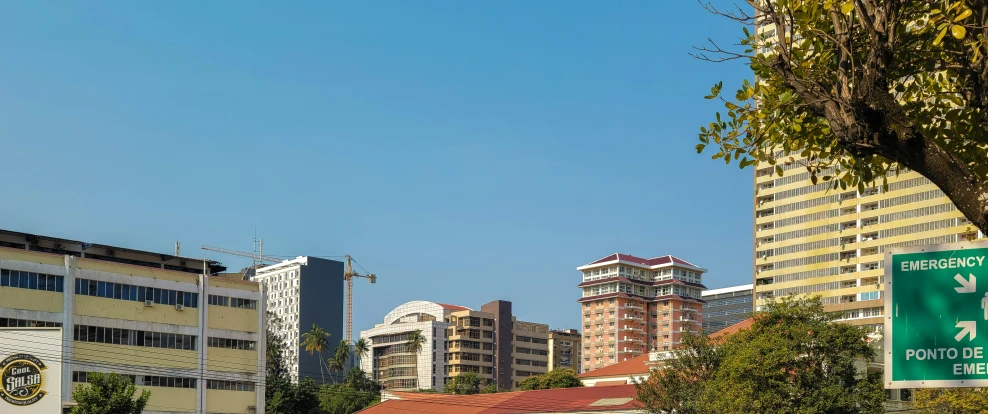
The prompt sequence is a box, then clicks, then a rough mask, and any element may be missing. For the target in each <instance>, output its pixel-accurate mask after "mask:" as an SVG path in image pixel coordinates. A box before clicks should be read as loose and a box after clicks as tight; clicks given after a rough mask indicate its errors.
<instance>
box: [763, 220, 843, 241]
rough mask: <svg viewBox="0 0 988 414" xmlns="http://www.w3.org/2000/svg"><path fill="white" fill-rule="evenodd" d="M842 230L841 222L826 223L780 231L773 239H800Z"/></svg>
mask: <svg viewBox="0 0 988 414" xmlns="http://www.w3.org/2000/svg"><path fill="white" fill-rule="evenodd" d="M838 230H840V224H837V223H833V224H825V225H822V226H817V227H809V228H804V229H799V230H793V231H789V232H785V233H779V234H776V235H775V236H773V241H775V242H782V241H786V240H791V239H800V238H803V237H809V236H816V235H818V234H826V233H831V232H835V231H838Z"/></svg>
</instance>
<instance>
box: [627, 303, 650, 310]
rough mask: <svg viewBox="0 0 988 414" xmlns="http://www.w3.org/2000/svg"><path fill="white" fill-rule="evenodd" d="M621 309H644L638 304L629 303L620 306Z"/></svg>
mask: <svg viewBox="0 0 988 414" xmlns="http://www.w3.org/2000/svg"><path fill="white" fill-rule="evenodd" d="M621 309H635V310H642V309H644V308H642V307H641V306H638V305H629V304H625V305H624V306H622V307H621Z"/></svg>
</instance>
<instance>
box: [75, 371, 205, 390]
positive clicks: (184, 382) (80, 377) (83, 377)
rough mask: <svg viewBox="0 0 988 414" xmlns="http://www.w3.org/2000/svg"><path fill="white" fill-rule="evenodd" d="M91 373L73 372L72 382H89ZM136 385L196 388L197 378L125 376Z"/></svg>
mask: <svg viewBox="0 0 988 414" xmlns="http://www.w3.org/2000/svg"><path fill="white" fill-rule="evenodd" d="M89 375H90V373H89V372H82V371H73V372H72V382H89ZM123 376H124V377H127V378H129V379H130V381H131V382H133V383H134V385H137V386H141V387H168V388H196V382H198V380H196V379H195V378H188V377H165V376H160V375H123Z"/></svg>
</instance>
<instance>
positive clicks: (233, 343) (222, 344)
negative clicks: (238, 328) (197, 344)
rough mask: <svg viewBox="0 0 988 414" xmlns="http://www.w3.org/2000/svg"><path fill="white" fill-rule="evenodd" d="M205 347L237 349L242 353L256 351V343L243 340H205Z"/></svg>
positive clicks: (211, 338) (212, 338)
mask: <svg viewBox="0 0 988 414" xmlns="http://www.w3.org/2000/svg"><path fill="white" fill-rule="evenodd" d="M206 346H208V347H210V348H227V349H239V350H244V351H254V350H256V349H257V342H255V341H248V340H245V339H229V338H215V337H209V338H206Z"/></svg>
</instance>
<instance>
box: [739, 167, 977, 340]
mask: <svg viewBox="0 0 988 414" xmlns="http://www.w3.org/2000/svg"><path fill="white" fill-rule="evenodd" d="M780 165H783V163H781V162H780ZM774 168H775V167H774V166H771V165H769V164H768V163H761V164H759V165H758V168H757V169H756V171H755V197H754V201H755V232H754V233H755V248H754V251H755V269H754V270H755V272H754V273H755V275H754V283H755V292H754V294H755V310H758V309H760V308H761V307H762V306H764V305H765V302H766V299H768V298H771V297H781V296H787V295H790V294H798V295H820V296H821V297H822V301H823V304H824V307H825V309H826V310H828V311H841V312H843V319H844V320H846V321H847V322H850V323H852V324H855V325H868V326H874V327H875V329H881V326H882V318H881V316H882V313H883V302H882V298H883V297H884V289H883V286H882V279H883V275H884V270H883V268H884V265H885V263H884V253H885V251H886V250H887V249H889V248H893V247H905V246H920V245H927V244H939V243H954V242H959V241H965V240H969V239H973V238H980V237H984V235H983V234H980V232H979V231H978V230H977V228H976V227H974V226H972V225H971V224H970V222H969V221H968V220H967V219H965V218H964V216H963V215H962V214H961V213H960V212H958V211H957V209H956V208H955V207H954V205H953V203H951V202H950V200H949V199H948V198H947V197H946V196H944V194H943V192H942V191H940V189H939V188H937V186H936V185H934V184H933V183H931V182H930V181H929V180H927V179H926V178H923V177H922V176H920V175H919V174H917V173H915V172H908V173H904V174H901V175H900V176H899V177H895V178H889V181H888V190H887V191H882V189H881V186H880V185H879V186H878V188H869V189H866V190H865V192H864V193H858V191H857V190H856V189H848V190H846V191H841V190H832V189H831V184H830V183H825V182H822V181H821V182H819V183H817V184H812V183H811V182H810V180H809V173H808V172H807V171H806V169H805V167H803V166H802V165H801V163H800V162H799V160H798V159H797V160H796V162H794V163H791V164H789V165H784V166H783V169H784V170H785V175H784V176H783V177H778V176H776V175H773V170H774ZM818 175H825V174H818Z"/></svg>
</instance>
